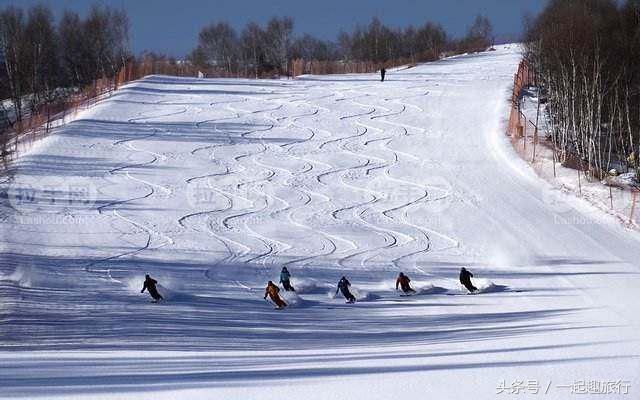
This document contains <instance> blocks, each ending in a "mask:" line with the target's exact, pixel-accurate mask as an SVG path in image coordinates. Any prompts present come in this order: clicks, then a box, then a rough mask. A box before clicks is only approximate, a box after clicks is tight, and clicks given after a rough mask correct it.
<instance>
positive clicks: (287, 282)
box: [280, 267, 296, 292]
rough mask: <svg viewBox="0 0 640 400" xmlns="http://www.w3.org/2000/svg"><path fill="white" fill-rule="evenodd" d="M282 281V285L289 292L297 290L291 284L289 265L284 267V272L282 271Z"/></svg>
mask: <svg viewBox="0 0 640 400" xmlns="http://www.w3.org/2000/svg"><path fill="white" fill-rule="evenodd" d="M280 283H282V287H283V288H284V290H286V291H287V292H295V291H296V290H295V289H294V288H293V286H291V274H290V273H289V270H288V269H287V267H282V272H280Z"/></svg>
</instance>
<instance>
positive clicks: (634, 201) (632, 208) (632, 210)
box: [629, 190, 638, 223]
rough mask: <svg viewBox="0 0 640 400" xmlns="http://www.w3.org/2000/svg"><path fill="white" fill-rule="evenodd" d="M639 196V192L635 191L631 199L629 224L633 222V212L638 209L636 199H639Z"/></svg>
mask: <svg viewBox="0 0 640 400" xmlns="http://www.w3.org/2000/svg"><path fill="white" fill-rule="evenodd" d="M637 195H638V191H637V190H634V191H633V195H632V196H633V197H632V199H631V212H630V213H629V223H632V222H633V212H634V211H635V209H636V197H637Z"/></svg>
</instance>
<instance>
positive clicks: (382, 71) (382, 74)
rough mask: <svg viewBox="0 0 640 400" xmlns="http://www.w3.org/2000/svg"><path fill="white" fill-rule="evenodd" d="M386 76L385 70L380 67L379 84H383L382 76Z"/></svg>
mask: <svg viewBox="0 0 640 400" xmlns="http://www.w3.org/2000/svg"><path fill="white" fill-rule="evenodd" d="M386 74H387V70H386V69H385V68H384V67H382V68H381V69H380V78H381V79H380V82H384V76H385V75H386Z"/></svg>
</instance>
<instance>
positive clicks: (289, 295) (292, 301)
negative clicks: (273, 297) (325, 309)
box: [280, 288, 311, 308]
mask: <svg viewBox="0 0 640 400" xmlns="http://www.w3.org/2000/svg"><path fill="white" fill-rule="evenodd" d="M296 290H297V288H296ZM280 297H282V298H283V299H284V301H285V302H286V303H287V307H288V308H302V307H308V306H310V305H311V302H309V301H308V300H305V299H303V298H302V297H300V296H299V295H298V294H297V293H296V292H284V291H281V292H280Z"/></svg>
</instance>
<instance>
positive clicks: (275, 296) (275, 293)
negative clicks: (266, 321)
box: [264, 281, 287, 308]
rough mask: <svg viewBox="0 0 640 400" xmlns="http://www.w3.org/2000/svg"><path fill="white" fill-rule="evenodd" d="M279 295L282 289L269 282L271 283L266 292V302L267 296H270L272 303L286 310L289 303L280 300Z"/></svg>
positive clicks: (268, 284)
mask: <svg viewBox="0 0 640 400" xmlns="http://www.w3.org/2000/svg"><path fill="white" fill-rule="evenodd" d="M279 293H280V288H279V287H277V286H276V284H275V283H273V282H272V281H269V283H267V287H266V288H265V290H264V298H265V300H266V299H267V296H269V298H271V301H273V302H274V303H275V305H276V307H278V308H284V307H286V306H287V303H285V302H284V300H282V299H281V298H280V295H279Z"/></svg>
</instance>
